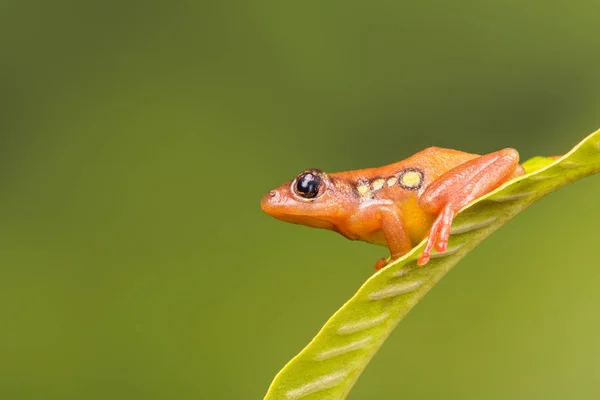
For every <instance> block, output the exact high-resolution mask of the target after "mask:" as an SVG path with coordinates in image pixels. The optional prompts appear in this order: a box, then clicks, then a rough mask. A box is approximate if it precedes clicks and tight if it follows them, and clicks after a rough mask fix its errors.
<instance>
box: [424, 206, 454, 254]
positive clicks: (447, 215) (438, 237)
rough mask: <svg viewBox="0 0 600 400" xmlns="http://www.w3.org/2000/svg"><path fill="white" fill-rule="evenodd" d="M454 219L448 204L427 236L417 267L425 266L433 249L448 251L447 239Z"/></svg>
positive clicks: (452, 211)
mask: <svg viewBox="0 0 600 400" xmlns="http://www.w3.org/2000/svg"><path fill="white" fill-rule="evenodd" d="M453 219H454V210H453V208H452V206H451V205H450V204H448V205H446V206H445V207H444V208H443V209H442V212H441V213H440V214H439V215H438V216H437V218H436V219H435V221H434V223H433V225H432V226H431V229H430V230H429V234H428V236H427V243H426V244H425V249H424V250H423V254H422V255H421V257H419V261H417V264H418V265H425V264H427V263H428V262H429V259H430V258H431V250H433V248H434V247H435V249H436V250H437V251H439V252H444V251H446V250H447V249H448V239H449V238H450V228H451V227H452V220H453Z"/></svg>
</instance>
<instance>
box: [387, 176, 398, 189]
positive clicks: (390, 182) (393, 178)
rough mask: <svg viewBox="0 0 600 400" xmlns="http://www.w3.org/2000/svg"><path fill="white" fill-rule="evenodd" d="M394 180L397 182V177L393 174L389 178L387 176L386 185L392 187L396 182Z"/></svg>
mask: <svg viewBox="0 0 600 400" xmlns="http://www.w3.org/2000/svg"><path fill="white" fill-rule="evenodd" d="M396 182H398V178H396V177H395V176H392V177H391V178H388V180H387V185H388V187H392V186H394V185H395V184H396Z"/></svg>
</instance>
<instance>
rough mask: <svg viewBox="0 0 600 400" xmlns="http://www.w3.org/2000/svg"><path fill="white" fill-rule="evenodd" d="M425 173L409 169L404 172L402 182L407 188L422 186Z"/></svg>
mask: <svg viewBox="0 0 600 400" xmlns="http://www.w3.org/2000/svg"><path fill="white" fill-rule="evenodd" d="M422 180H423V173H422V172H421V171H417V170H408V171H405V172H404V173H402V176H401V177H400V184H401V185H402V186H404V187H405V188H407V189H411V188H418V187H419V186H421V183H422Z"/></svg>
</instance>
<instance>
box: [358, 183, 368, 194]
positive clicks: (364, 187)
mask: <svg viewBox="0 0 600 400" xmlns="http://www.w3.org/2000/svg"><path fill="white" fill-rule="evenodd" d="M356 190H357V191H358V194H360V195H361V196H364V195H366V194H368V193H369V186H368V185H366V184H364V183H361V184H360V185H358V186H357V187H356Z"/></svg>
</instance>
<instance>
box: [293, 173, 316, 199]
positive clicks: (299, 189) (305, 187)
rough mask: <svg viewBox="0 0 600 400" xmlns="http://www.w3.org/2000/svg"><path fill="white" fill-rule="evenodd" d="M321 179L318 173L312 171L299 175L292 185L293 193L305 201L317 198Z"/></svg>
mask: <svg viewBox="0 0 600 400" xmlns="http://www.w3.org/2000/svg"><path fill="white" fill-rule="evenodd" d="M322 185H323V179H321V174H320V173H319V171H316V170H312V171H307V172H303V173H301V174H300V175H299V176H298V177H297V178H296V180H295V182H294V183H293V184H292V189H293V190H294V193H296V194H297V195H298V196H300V197H303V198H305V199H314V198H315V197H317V196H318V194H319V191H320V190H321V186H322Z"/></svg>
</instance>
